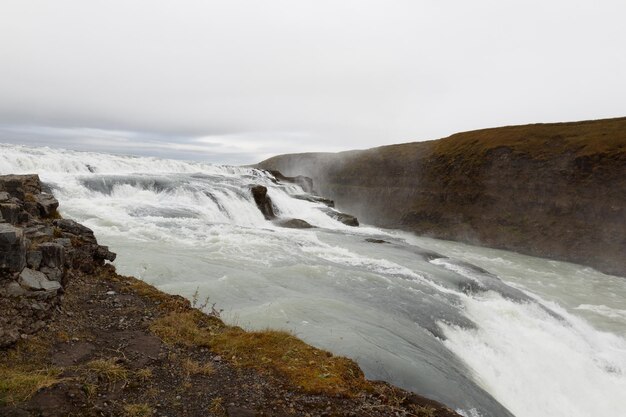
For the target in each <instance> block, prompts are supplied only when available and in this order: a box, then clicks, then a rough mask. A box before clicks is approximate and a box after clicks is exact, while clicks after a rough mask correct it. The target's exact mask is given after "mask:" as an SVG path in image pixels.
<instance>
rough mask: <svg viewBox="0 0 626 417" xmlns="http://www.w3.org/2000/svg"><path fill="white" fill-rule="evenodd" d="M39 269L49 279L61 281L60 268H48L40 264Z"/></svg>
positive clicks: (61, 272) (61, 273)
mask: <svg viewBox="0 0 626 417" xmlns="http://www.w3.org/2000/svg"><path fill="white" fill-rule="evenodd" d="M40 271H41V272H43V273H44V274H45V275H46V277H47V278H48V279H49V280H50V281H57V282H62V281H63V271H62V270H61V268H49V267H47V266H42V267H41V269H40Z"/></svg>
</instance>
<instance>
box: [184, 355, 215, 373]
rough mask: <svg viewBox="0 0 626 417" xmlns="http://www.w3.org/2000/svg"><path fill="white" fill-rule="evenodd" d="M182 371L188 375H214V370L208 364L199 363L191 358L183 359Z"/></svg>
mask: <svg viewBox="0 0 626 417" xmlns="http://www.w3.org/2000/svg"><path fill="white" fill-rule="evenodd" d="M182 366H183V370H184V371H185V373H186V374H187V376H190V375H204V376H208V375H211V374H213V373H215V368H214V367H213V365H212V364H210V363H200V362H198V361H195V360H193V359H191V358H185V359H183V361H182Z"/></svg>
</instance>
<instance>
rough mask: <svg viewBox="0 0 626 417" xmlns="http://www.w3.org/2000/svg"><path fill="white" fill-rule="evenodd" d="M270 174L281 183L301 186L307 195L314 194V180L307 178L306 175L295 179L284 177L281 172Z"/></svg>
mask: <svg viewBox="0 0 626 417" xmlns="http://www.w3.org/2000/svg"><path fill="white" fill-rule="evenodd" d="M269 173H270V174H272V175H273V176H274V178H276V179H277V180H278V181H281V182H290V183H292V184H297V185H299V186H300V187H301V188H302V190H303V191H304V192H305V193H312V192H313V180H312V179H311V178H309V177H305V176H304V175H298V176H295V177H287V176H285V175H283V174H282V173H281V172H280V171H276V170H273V171H269Z"/></svg>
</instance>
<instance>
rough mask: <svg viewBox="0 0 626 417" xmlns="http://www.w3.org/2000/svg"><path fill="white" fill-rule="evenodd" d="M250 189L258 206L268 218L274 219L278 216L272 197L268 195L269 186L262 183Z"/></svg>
mask: <svg viewBox="0 0 626 417" xmlns="http://www.w3.org/2000/svg"><path fill="white" fill-rule="evenodd" d="M250 191H251V192H252V197H254V202H255V203H256V206H257V207H258V208H259V210H261V213H263V216H264V217H265V219H266V220H272V219H275V218H276V215H275V214H274V207H273V206H272V199H271V198H269V196H268V195H267V187H264V186H262V185H255V186H253V187H252V188H251V189H250Z"/></svg>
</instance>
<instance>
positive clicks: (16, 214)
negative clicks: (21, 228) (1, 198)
mask: <svg viewBox="0 0 626 417" xmlns="http://www.w3.org/2000/svg"><path fill="white" fill-rule="evenodd" d="M21 211H22V210H20V207H19V206H18V205H17V204H14V203H3V204H0V213H2V218H3V219H4V221H5V222H7V223H11V224H18V223H20V222H21V221H22V218H23V217H22V216H21V215H20V214H21Z"/></svg>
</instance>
